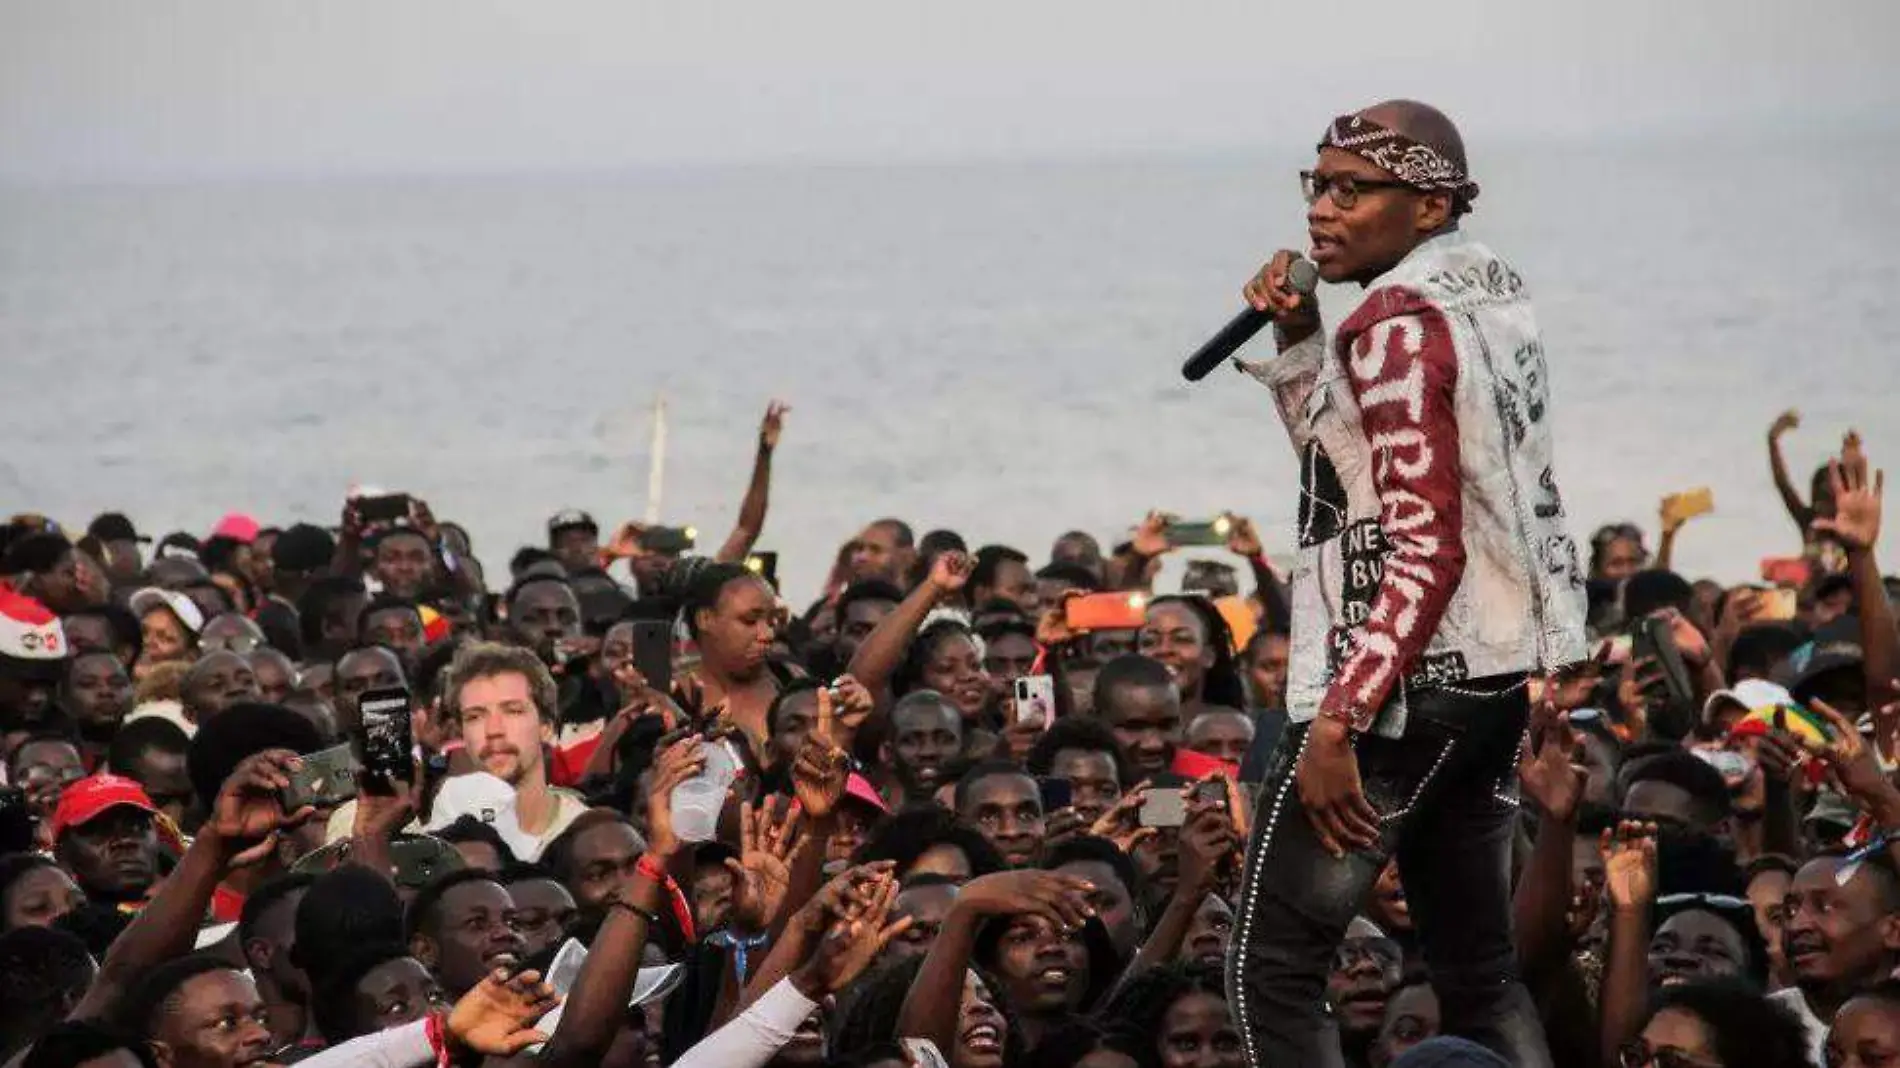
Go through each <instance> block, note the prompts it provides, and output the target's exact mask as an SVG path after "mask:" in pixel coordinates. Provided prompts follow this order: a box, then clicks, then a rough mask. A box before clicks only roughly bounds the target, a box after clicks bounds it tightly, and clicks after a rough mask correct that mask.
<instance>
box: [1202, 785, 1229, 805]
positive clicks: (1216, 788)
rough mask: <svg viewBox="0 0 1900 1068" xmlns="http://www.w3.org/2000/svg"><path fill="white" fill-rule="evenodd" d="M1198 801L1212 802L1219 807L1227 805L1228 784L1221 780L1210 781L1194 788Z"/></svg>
mask: <svg viewBox="0 0 1900 1068" xmlns="http://www.w3.org/2000/svg"><path fill="white" fill-rule="evenodd" d="M1194 799H1195V800H1196V801H1212V802H1214V803H1215V804H1218V805H1225V804H1226V803H1227V783H1226V782H1224V781H1222V780H1220V779H1209V780H1208V781H1206V782H1204V783H1200V784H1198V785H1196V786H1195V787H1194Z"/></svg>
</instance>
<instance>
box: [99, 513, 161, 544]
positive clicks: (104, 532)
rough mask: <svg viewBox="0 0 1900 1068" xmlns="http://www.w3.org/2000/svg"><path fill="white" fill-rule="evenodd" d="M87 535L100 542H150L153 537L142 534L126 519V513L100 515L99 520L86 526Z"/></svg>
mask: <svg viewBox="0 0 1900 1068" xmlns="http://www.w3.org/2000/svg"><path fill="white" fill-rule="evenodd" d="M86 533H88V534H90V535H92V536H93V537H95V538H98V539H99V540H100V541H144V542H149V541H151V540H152V536H151V535H149V534H140V533H139V529H138V528H137V527H135V526H133V525H132V520H130V519H128V518H126V515H125V513H124V512H102V513H100V515H99V517H98V518H96V519H94V520H93V521H92V522H91V523H88V524H87V525H86Z"/></svg>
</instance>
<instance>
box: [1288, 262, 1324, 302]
mask: <svg viewBox="0 0 1900 1068" xmlns="http://www.w3.org/2000/svg"><path fill="white" fill-rule="evenodd" d="M1286 284H1287V288H1288V289H1289V290H1291V291H1292V292H1294V293H1298V294H1300V295H1301V296H1305V297H1310V296H1312V295H1313V291H1314V290H1315V289H1318V288H1319V268H1318V267H1315V266H1313V261H1312V260H1309V259H1307V258H1306V257H1305V256H1298V257H1295V258H1294V260H1293V262H1292V263H1291V264H1288V265H1287V269H1286Z"/></svg>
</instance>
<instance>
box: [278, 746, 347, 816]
mask: <svg viewBox="0 0 1900 1068" xmlns="http://www.w3.org/2000/svg"><path fill="white" fill-rule="evenodd" d="M302 760H303V766H302V767H300V768H298V769H297V770H296V771H293V772H291V773H290V788H289V789H287V790H285V791H284V807H285V808H286V809H290V810H293V811H294V810H296V809H299V808H302V807H303V806H305V805H315V806H317V807H318V808H331V807H334V806H336V805H340V804H342V803H343V802H345V801H348V800H349V799H350V798H352V797H355V796H356V773H357V771H358V770H360V768H361V765H360V764H359V763H358V762H357V759H356V748H355V746H353V745H351V744H350V743H349V742H344V743H343V744H342V745H338V746H332V747H331V748H329V749H324V750H320V751H318V752H315V753H308V754H306V755H305V756H304V757H303V758H302Z"/></svg>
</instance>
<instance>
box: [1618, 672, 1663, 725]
mask: <svg viewBox="0 0 1900 1068" xmlns="http://www.w3.org/2000/svg"><path fill="white" fill-rule="evenodd" d="M1662 683H1663V669H1662V666H1661V665H1660V664H1657V663H1656V658H1655V657H1653V656H1646V657H1643V658H1642V659H1640V660H1631V661H1630V662H1629V663H1626V664H1624V665H1623V670H1622V673H1621V674H1620V675H1619V676H1618V677H1617V682H1616V703H1617V704H1618V705H1619V706H1621V707H1622V709H1623V718H1624V719H1626V720H1627V721H1628V722H1629V725H1630V726H1631V727H1632V728H1634V730H1635V732H1636V734H1637V736H1639V737H1641V736H1643V735H1646V734H1647V733H1648V732H1649V711H1650V708H1651V707H1652V706H1654V705H1655V703H1656V696H1655V694H1656V690H1657V688H1658V687H1660V686H1661V685H1662Z"/></svg>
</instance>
